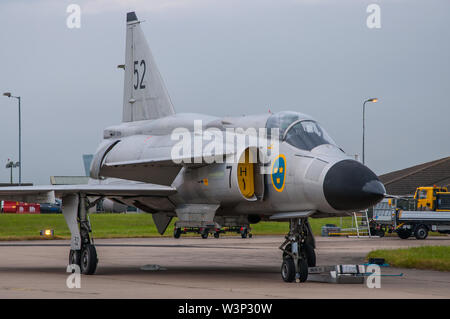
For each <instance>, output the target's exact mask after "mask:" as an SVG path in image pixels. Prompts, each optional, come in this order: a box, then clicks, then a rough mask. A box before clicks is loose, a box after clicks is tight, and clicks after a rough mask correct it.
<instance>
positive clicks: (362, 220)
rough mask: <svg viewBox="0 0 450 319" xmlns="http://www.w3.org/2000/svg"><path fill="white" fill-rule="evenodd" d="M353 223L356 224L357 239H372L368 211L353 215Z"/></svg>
mask: <svg viewBox="0 0 450 319" xmlns="http://www.w3.org/2000/svg"><path fill="white" fill-rule="evenodd" d="M353 221H354V223H355V229H356V237H358V238H360V237H372V235H371V233H370V226H369V216H368V215H367V209H366V210H364V211H362V212H354V213H353Z"/></svg>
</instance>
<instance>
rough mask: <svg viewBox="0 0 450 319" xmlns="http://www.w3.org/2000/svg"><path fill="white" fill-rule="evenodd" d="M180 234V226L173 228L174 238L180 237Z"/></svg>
mask: <svg viewBox="0 0 450 319" xmlns="http://www.w3.org/2000/svg"><path fill="white" fill-rule="evenodd" d="M180 236H181V229H180V228H175V229H174V230H173V237H174V238H180Z"/></svg>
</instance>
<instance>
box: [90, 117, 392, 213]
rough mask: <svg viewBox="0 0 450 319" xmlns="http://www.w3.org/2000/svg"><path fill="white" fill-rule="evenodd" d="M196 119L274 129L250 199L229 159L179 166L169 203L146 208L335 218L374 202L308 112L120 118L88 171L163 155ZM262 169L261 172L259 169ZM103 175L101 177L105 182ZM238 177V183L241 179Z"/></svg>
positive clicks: (366, 182)
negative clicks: (269, 154) (270, 153)
mask: <svg viewBox="0 0 450 319" xmlns="http://www.w3.org/2000/svg"><path fill="white" fill-rule="evenodd" d="M199 121H200V122H199ZM198 123H201V128H202V129H203V130H208V129H212V128H213V129H215V130H218V131H220V132H225V131H227V130H230V129H238V128H239V129H241V130H242V131H244V132H245V133H244V134H248V132H249V129H255V130H258V129H261V128H264V129H267V128H269V129H270V128H274V127H276V128H277V129H279V133H280V134H279V150H278V154H277V155H276V156H274V157H273V158H272V159H271V160H270V161H269V162H266V163H264V164H263V165H261V164H258V165H260V166H258V167H257V168H255V169H253V168H252V171H254V172H255V173H254V175H252V178H253V181H251V182H252V183H253V185H252V186H253V193H252V195H254V196H250V197H247V196H246V195H245V192H243V189H242V183H240V180H239V176H238V173H239V172H237V171H238V166H237V165H238V164H237V163H234V164H233V165H234V166H233V165H231V164H230V163H229V162H223V163H222V162H213V163H208V164H207V165H195V166H192V165H184V166H183V167H182V168H181V170H180V171H179V173H178V174H177V175H176V177H175V179H174V180H173V181H172V182H171V185H172V186H173V187H175V188H176V189H177V194H175V195H173V196H171V197H170V198H169V199H168V200H169V202H170V203H160V204H161V205H160V207H158V203H155V201H154V200H152V202H151V203H147V204H149V208H150V209H152V210H153V211H155V210H157V211H167V212H170V211H174V209H175V208H176V207H177V206H180V205H186V204H217V205H219V209H218V210H217V212H216V214H217V215H246V214H248V215H253V214H255V215H259V216H268V215H271V214H274V213H278V212H295V211H306V210H314V211H316V212H317V214H318V215H320V214H321V215H327V214H331V215H339V214H345V213H347V212H348V211H353V210H358V209H364V208H367V207H369V206H371V205H373V204H375V203H376V202H377V201H379V200H381V198H382V197H383V194H384V192H385V190H384V187H383V185H382V184H381V183H380V182H379V181H378V178H377V177H376V175H375V174H374V173H373V172H372V171H370V170H369V169H368V168H367V167H365V166H364V165H362V164H361V163H359V162H357V161H355V160H353V159H352V158H351V157H349V156H348V155H346V154H345V153H344V151H343V150H342V149H340V148H339V147H338V146H337V145H336V144H335V143H334V142H333V140H332V139H331V138H330V137H329V136H328V135H327V134H326V132H325V131H324V130H323V128H322V127H321V126H320V125H319V124H318V123H317V122H315V121H314V120H313V119H312V118H311V117H309V116H307V115H304V114H301V113H296V112H280V113H275V114H270V113H268V114H261V115H252V116H241V117H223V118H218V117H214V116H208V115H203V114H176V115H172V116H167V117H164V118H160V119H156V120H146V121H137V122H129V123H122V124H120V125H117V126H113V127H108V128H107V129H105V130H104V141H103V142H102V144H101V145H100V147H99V149H98V151H97V154H96V156H95V157H94V163H93V167H91V170H92V169H95V167H94V166H95V165H98V164H99V163H98V161H100V162H105V161H110V162H125V161H140V160H144V159H149V158H156V159H158V158H165V157H168V156H170V155H171V154H172V150H173V147H174V146H175V145H176V143H177V142H178V141H177V140H174V138H173V134H172V133H173V132H174V130H175V129H179V128H183V129H185V130H187V131H189V132H194V129H195V126H196V125H197V126H198ZM302 135H304V136H302ZM105 145H106V147H105ZM109 145H113V146H112V147H110V146H109ZM105 150H107V151H106V152H105ZM95 158H97V163H95V161H96V160H95ZM100 164H101V163H100ZM233 167H234V171H233ZM262 167H265V169H266V173H263V174H259V171H260V169H262ZM239 169H240V170H242V167H241V168H239ZM143 175H145V174H143ZM119 176H120V178H121V179H124V181H122V182H125V180H126V181H128V182H149V183H152V180H151V177H149V179H148V180H146V179H145V178H143V179H141V178H139V179H138V180H137V181H136V180H134V181H132V180H130V177H129V176H127V175H126V172H124V174H123V176H122V175H120V174H119ZM105 177H108V176H105ZM115 177H118V176H117V175H115ZM108 180H109V179H108V178H107V179H106V180H103V181H101V182H102V183H108V182H109V181H108ZM116 182H117V180H116ZM243 182H244V184H245V180H243ZM244 187H248V186H246V185H244ZM142 202H143V204H142V205H141V207H138V208H144V210H145V199H142ZM128 203H131V204H133V203H134V202H133V201H129V202H128ZM142 206H143V207H142Z"/></svg>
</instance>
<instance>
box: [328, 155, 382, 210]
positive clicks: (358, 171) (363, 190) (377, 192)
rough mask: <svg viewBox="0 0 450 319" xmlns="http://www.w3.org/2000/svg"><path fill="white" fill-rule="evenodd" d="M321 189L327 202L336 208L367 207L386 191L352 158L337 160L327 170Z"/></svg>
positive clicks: (371, 173)
mask: <svg viewBox="0 0 450 319" xmlns="http://www.w3.org/2000/svg"><path fill="white" fill-rule="evenodd" d="M323 191H324V194H325V198H326V200H327V202H328V203H329V204H330V205H331V207H333V208H334V209H336V210H358V209H365V208H368V207H370V206H373V205H375V204H376V203H378V202H379V201H380V200H381V199H382V198H383V197H384V194H385V193H386V189H385V188H384V185H383V184H382V183H381V182H380V180H379V179H378V177H377V176H376V175H375V174H374V173H373V172H372V171H371V170H370V169H368V168H367V167H366V166H364V165H363V164H361V163H359V162H357V161H353V160H344V161H340V162H337V163H336V164H334V165H333V166H332V167H331V168H330V169H329V170H328V172H327V174H326V175H325V179H324V182H323Z"/></svg>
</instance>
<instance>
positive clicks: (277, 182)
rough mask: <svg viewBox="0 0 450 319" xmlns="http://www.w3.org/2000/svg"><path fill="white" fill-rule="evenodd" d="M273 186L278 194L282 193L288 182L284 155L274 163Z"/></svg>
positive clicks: (279, 156)
mask: <svg viewBox="0 0 450 319" xmlns="http://www.w3.org/2000/svg"><path fill="white" fill-rule="evenodd" d="M271 176H272V185H273V188H275V190H276V191H277V192H282V191H283V189H284V184H285V181H286V157H285V156H284V155H283V154H280V155H278V157H277V158H276V159H275V160H274V161H273V162H272V172H271Z"/></svg>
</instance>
